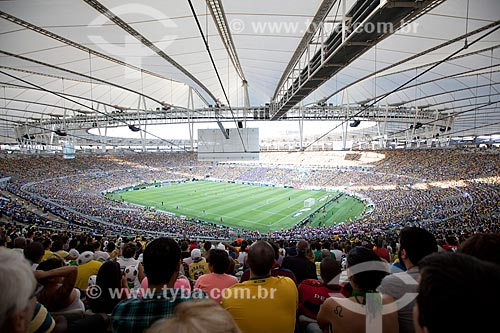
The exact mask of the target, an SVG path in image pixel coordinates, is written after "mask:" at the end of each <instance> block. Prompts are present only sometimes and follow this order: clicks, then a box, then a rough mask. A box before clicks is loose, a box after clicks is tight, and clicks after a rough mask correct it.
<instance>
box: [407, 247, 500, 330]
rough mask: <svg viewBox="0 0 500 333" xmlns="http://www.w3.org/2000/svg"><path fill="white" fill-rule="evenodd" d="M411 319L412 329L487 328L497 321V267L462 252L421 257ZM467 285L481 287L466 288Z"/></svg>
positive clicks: (499, 274)
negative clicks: (480, 288)
mask: <svg viewBox="0 0 500 333" xmlns="http://www.w3.org/2000/svg"><path fill="white" fill-rule="evenodd" d="M419 270H420V284H419V290H418V296H417V301H416V306H415V308H414V313H413V322H414V326H415V331H416V332H428V333H435V332H489V331H491V330H492V328H494V327H496V326H497V324H498V317H497V316H498V295H500V284H499V283H498V281H500V267H498V265H495V264H493V263H489V262H486V261H482V260H479V259H477V258H474V257H472V256H469V255H466V254H462V253H450V252H441V253H436V254H432V255H430V256H427V257H425V258H424V259H422V261H421V262H420V265H419ZM471 286H481V287H483V288H484V290H483V291H482V292H481V291H478V292H469V291H470V288H471Z"/></svg>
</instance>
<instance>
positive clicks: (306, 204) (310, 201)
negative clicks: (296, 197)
mask: <svg viewBox="0 0 500 333" xmlns="http://www.w3.org/2000/svg"><path fill="white" fill-rule="evenodd" d="M315 203H316V200H314V198H309V199H306V200H304V207H312V206H313V205H314V204H315Z"/></svg>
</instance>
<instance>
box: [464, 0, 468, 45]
mask: <svg viewBox="0 0 500 333" xmlns="http://www.w3.org/2000/svg"><path fill="white" fill-rule="evenodd" d="M468 31H469V0H467V12H466V14H465V36H467V32H468ZM468 47H469V45H468V40H467V37H465V40H464V49H466V48H468Z"/></svg>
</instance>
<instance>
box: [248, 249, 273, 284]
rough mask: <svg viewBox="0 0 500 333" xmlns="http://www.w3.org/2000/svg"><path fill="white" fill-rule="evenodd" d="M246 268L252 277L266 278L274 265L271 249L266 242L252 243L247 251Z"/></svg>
mask: <svg viewBox="0 0 500 333" xmlns="http://www.w3.org/2000/svg"><path fill="white" fill-rule="evenodd" d="M247 262H248V266H249V267H250V272H251V273H252V275H253V276H266V275H269V274H270V272H271V268H272V267H273V263H274V250H273V247H272V246H271V245H270V244H269V243H268V242H266V241H258V242H256V243H254V244H253V245H252V246H251V247H250V249H249V250H248V259H247Z"/></svg>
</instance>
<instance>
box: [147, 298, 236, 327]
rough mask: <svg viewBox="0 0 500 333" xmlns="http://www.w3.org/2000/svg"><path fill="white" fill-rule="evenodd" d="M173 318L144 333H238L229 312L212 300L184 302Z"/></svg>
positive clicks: (156, 324)
mask: <svg viewBox="0 0 500 333" xmlns="http://www.w3.org/2000/svg"><path fill="white" fill-rule="evenodd" d="M174 314H175V315H174V317H172V318H170V319H162V320H159V321H157V322H155V323H154V324H153V325H152V326H151V327H150V328H149V329H148V330H147V331H146V333H163V332H177V333H239V332H241V331H240V329H239V328H238V325H237V324H236V322H235V321H234V319H233V318H232V317H231V315H230V314H229V312H227V311H226V310H225V309H224V308H222V307H221V306H220V305H219V304H217V303H215V302H214V301H212V300H195V301H190V302H184V303H181V304H179V305H177V306H176V307H175V310H174Z"/></svg>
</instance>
